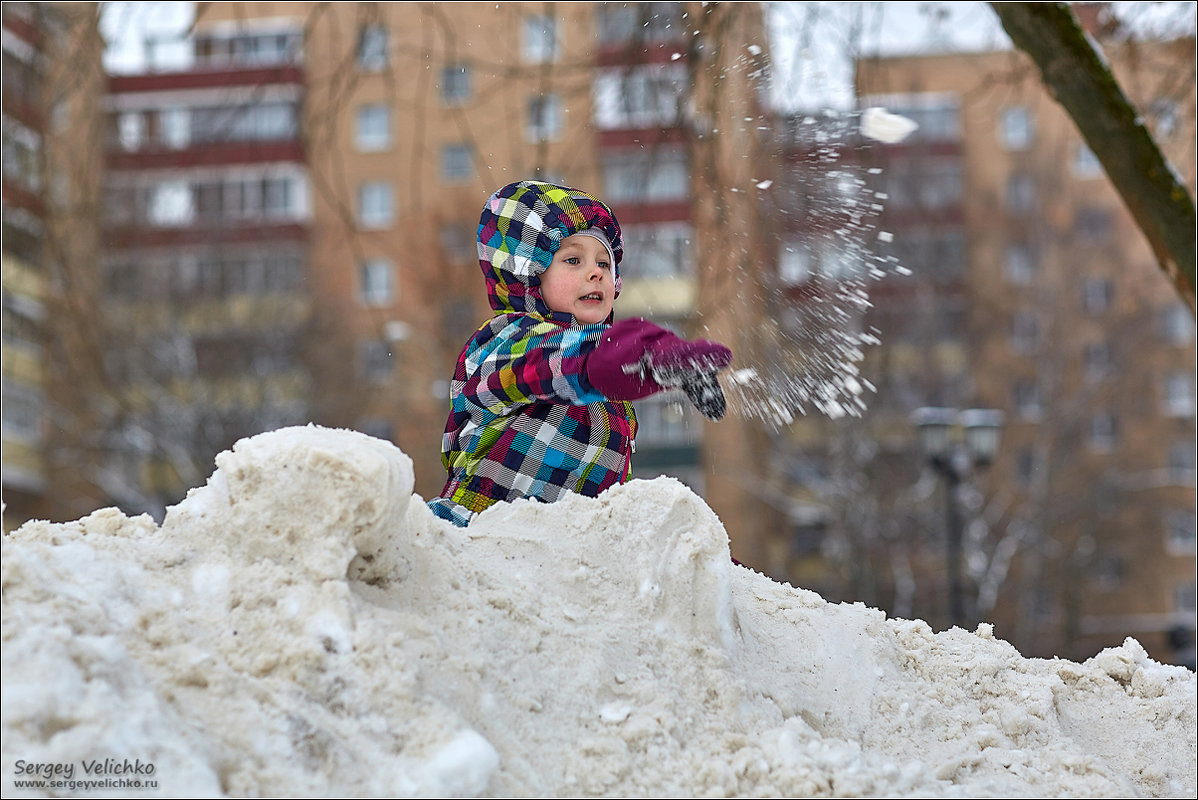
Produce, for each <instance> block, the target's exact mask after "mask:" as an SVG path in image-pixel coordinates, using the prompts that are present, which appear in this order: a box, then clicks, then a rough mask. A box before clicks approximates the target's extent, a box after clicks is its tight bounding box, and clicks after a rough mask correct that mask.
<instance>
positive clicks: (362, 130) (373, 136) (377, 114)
mask: <svg viewBox="0 0 1198 800" xmlns="http://www.w3.org/2000/svg"><path fill="white" fill-rule="evenodd" d="M354 144H355V145H356V146H357V148H358V149H359V150H361V151H363V152H370V151H377V150H385V149H387V148H388V147H390V146H391V107H390V106H387V105H368V106H361V107H359V108H358V113H357V115H356V116H355V118H354Z"/></svg>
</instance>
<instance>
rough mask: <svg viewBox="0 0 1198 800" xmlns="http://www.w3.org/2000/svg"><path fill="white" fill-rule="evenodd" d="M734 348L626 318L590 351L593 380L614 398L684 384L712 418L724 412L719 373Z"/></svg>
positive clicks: (635, 396) (589, 372)
mask: <svg viewBox="0 0 1198 800" xmlns="http://www.w3.org/2000/svg"><path fill="white" fill-rule="evenodd" d="M731 362H732V351H731V350H729V349H728V348H727V347H724V346H723V345H722V344H718V343H716V342H711V341H708V340H706V339H696V340H695V341H687V340H686V339H682V338H680V337H678V336H675V335H674V334H672V333H670V332H669V331H667V330H666V329H665V328H661V327H658V326H657V325H654V324H653V323H652V322H648V321H647V320H644V319H640V318H636V319H625V320H620V321H619V322H617V323H616V324H615V325H612V326H611V327H610V328H608V329H607V331H605V332H604V334H603V338H602V339H601V340H600V342H599V344H598V345H596V347H595V349H594V350H593V351H592V352H591V354H590V355H589V356H588V357H587V363H586V373H587V378H588V380H590V382H591V385H592V386H594V387H595V388H596V389H598V390H599V391H600V392H601V393H603V394H604V395H605V396H607V397H610V398H611V399H613V400H639V399H641V398H642V397H648V396H649V395H651V394H654V393H655V392H660V391H662V390H663V389H665V388H667V387H673V386H677V387H679V388H681V389H682V390H683V391H684V392H685V393H686V396H687V398H688V399H690V401H691V402H692V403H693V404H694V405H695V407H696V408H697V409H699V411H700V412H701V413H702V414H703V415H704V416H706V417H708V418H709V419H720V418H721V417H723V416H724V411H725V410H726V404H725V401H724V393H723V391H722V390H721V389H720V385H719V383H718V382H717V381H716V373H717V372H719V371H720V370H721V369H723V368H725V367H727V366H728V365H729V364H730V363H731Z"/></svg>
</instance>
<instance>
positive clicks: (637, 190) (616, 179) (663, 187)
mask: <svg viewBox="0 0 1198 800" xmlns="http://www.w3.org/2000/svg"><path fill="white" fill-rule="evenodd" d="M603 187H604V192H606V194H605V195H604V199H605V200H607V201H608V202H609V203H655V202H656V203H660V202H669V201H677V200H685V199H686V198H687V197H688V196H689V195H690V172H689V170H688V169H687V163H686V153H685V152H684V151H683V150H679V149H674V148H668V149H667V148H661V147H658V148H654V149H652V150H634V151H629V152H624V153H613V154H611V155H608V156H605V157H604V159H603Z"/></svg>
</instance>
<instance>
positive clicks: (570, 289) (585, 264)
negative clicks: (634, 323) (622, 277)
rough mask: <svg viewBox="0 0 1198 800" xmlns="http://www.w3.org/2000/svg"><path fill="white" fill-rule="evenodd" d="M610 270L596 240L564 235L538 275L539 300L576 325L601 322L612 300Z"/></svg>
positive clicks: (589, 237) (603, 251)
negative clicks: (550, 261) (547, 264)
mask: <svg viewBox="0 0 1198 800" xmlns="http://www.w3.org/2000/svg"><path fill="white" fill-rule="evenodd" d="M613 270H614V265H613V264H609V263H608V255H607V248H606V247H604V246H603V243H602V242H600V241H599V240H598V239H596V238H595V237H593V236H582V235H579V234H575V235H573V236H567V237H566V238H565V239H562V243H561V246H560V247H558V248H557V252H556V253H554V254H553V261H552V263H550V264H549V269H547V270H545V271H544V272H543V273H541V298H542V299H543V300H544V301H545V305H547V306H549V308H550V310H551V311H558V312H562V313H565V314H573V315H574V319H576V320H577V321H578V322H579V323H580V324H583V325H595V324H597V323H600V322H604V321H606V320H607V318H608V316H609V315H610V314H611V310H612V305H613V304H614V303H615V301H616V284H615V276H614V274H613Z"/></svg>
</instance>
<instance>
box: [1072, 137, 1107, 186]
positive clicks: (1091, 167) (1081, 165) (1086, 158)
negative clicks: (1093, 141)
mask: <svg viewBox="0 0 1198 800" xmlns="http://www.w3.org/2000/svg"><path fill="white" fill-rule="evenodd" d="M1073 174H1074V176H1075V177H1078V178H1082V179H1089V178H1101V177H1102V176H1103V174H1104V172H1103V169H1102V162H1101V161H1099V160H1098V156H1096V155H1094V151H1093V150H1091V149H1090V148H1089V147H1087V146H1086V145H1085V144H1084V143H1079V144H1078V145H1077V150H1076V151H1075V152H1074V156H1073Z"/></svg>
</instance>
